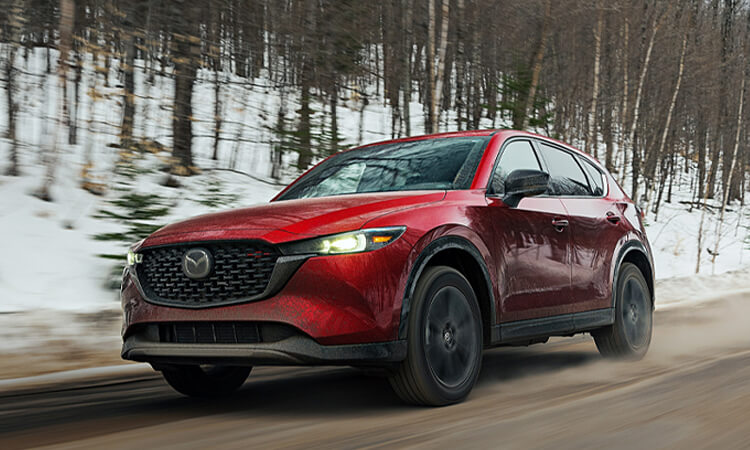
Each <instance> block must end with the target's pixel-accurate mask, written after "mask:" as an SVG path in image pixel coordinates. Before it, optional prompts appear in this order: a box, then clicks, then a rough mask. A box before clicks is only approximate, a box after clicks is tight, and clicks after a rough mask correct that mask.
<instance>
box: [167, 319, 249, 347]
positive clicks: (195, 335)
mask: <svg viewBox="0 0 750 450" xmlns="http://www.w3.org/2000/svg"><path fill="white" fill-rule="evenodd" d="M159 340H160V341H161V342H170V343H173V344H257V343H259V342H260V341H261V339H260V332H259V330H258V325H257V324H256V323H252V322H175V323H162V324H159Z"/></svg>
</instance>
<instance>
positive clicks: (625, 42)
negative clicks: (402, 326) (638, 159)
mask: <svg viewBox="0 0 750 450" xmlns="http://www.w3.org/2000/svg"><path fill="white" fill-rule="evenodd" d="M622 34H623V37H622V110H621V113H620V140H619V142H618V144H617V149H618V151H619V152H620V153H622V158H623V159H622V166H621V167H622V170H621V171H620V176H619V177H618V178H619V180H620V184H623V183H625V172H627V170H625V168H626V164H627V161H628V149H627V147H626V146H625V126H626V124H627V118H628V97H629V96H630V93H629V92H628V90H629V88H630V86H629V83H630V81H629V79H628V70H629V69H628V56H629V46H630V44H629V40H630V22H629V21H628V19H627V17H626V18H625V25H624V26H623V33H622ZM628 145H631V144H630V143H628ZM615 164H616V163H615Z"/></svg>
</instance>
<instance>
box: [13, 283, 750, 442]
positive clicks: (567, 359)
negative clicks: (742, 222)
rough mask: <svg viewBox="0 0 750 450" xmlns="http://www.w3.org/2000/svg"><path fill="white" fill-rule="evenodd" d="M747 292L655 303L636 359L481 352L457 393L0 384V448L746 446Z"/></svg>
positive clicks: (316, 386)
mask: <svg viewBox="0 0 750 450" xmlns="http://www.w3.org/2000/svg"><path fill="white" fill-rule="evenodd" d="M749 322H750V295H747V294H744V295H743V294H737V295H734V296H731V297H727V298H723V299H721V300H718V301H716V302H712V303H706V304H702V305H693V306H690V307H678V308H671V309H668V310H665V311H659V312H657V314H656V317H655V332H654V339H653V343H652V347H651V351H650V352H649V354H648V356H647V357H646V358H645V359H644V360H643V361H640V362H635V363H633V362H630V363H627V362H609V361H604V360H602V359H601V358H600V357H599V355H598V353H597V351H596V348H595V346H594V343H593V340H592V339H591V338H590V337H588V336H585V335H582V336H577V337H575V338H568V339H555V340H554V341H552V342H550V343H549V344H546V345H536V346H532V347H528V348H500V349H495V350H492V351H488V352H486V354H485V357H484V361H483V368H482V374H481V377H480V379H479V382H478V384H477V386H476V388H475V389H474V391H473V392H472V394H471V396H470V397H469V399H468V400H467V401H466V402H464V403H462V404H459V405H454V406H449V407H444V408H418V407H411V406H405V405H402V404H401V403H400V402H399V400H398V398H397V397H396V396H395V395H394V394H393V393H392V392H391V390H390V386H389V385H388V382H387V380H386V379H384V378H380V377H373V376H367V375H365V374H362V373H360V372H358V371H356V370H354V369H348V368H259V369H256V370H255V371H254V372H253V373H252V374H251V375H250V378H249V380H248V382H247V383H246V384H245V386H244V387H243V388H242V389H241V390H240V391H239V392H238V393H237V394H236V395H234V396H233V397H231V398H229V399H224V400H191V399H188V398H183V397H180V396H179V395H177V394H175V393H173V392H172V391H171V390H170V389H169V387H168V386H167V385H166V384H165V383H164V382H163V381H162V380H161V379H160V378H158V377H157V376H154V375H151V374H143V375H129V376H119V377H117V376H116V377H107V378H102V379H94V380H87V381H85V382H78V383H63V384H60V385H55V386H46V387H44V388H41V389H40V388H35V389H23V388H20V389H14V390H12V391H5V392H0V448H2V449H6V450H7V449H13V448H26V447H38V446H51V447H58V448H59V447H63V448H92V449H99V448H120V447H122V448H161V447H184V448H194V447H199V448H204V449H205V448H274V447H298V448H332V447H394V446H395V447H424V448H436V447H440V448H490V447H492V448H509V449H515V448H518V449H528V448H549V449H565V448H570V449H581V448H595V449H601V448H607V449H619V448H629V449H630V448H632V449H644V448H648V449H651V448H679V449H684V448H721V449H733V448H737V449H750V323H749Z"/></svg>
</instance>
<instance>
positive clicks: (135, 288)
mask: <svg viewBox="0 0 750 450" xmlns="http://www.w3.org/2000/svg"><path fill="white" fill-rule="evenodd" d="M410 251H411V245H410V244H409V243H408V242H407V240H406V239H399V240H398V241H396V242H394V243H393V244H391V245H389V246H387V247H385V248H382V249H380V250H375V251H372V252H366V253H357V254H348V255H332V256H323V257H312V258H310V259H308V260H306V261H304V263H302V264H301V265H300V266H299V268H298V269H297V270H296V272H294V274H293V275H291V277H290V278H289V280H288V281H287V282H286V284H284V285H283V287H281V288H280V290H279V291H278V292H277V293H275V294H273V295H271V296H270V297H268V298H263V299H255V300H248V301H245V302H242V303H238V304H233V305H224V306H215V307H208V308H200V309H196V308H192V309H191V308H180V307H174V306H166V305H159V304H156V303H154V302H152V301H149V300H148V299H147V298H146V297H145V295H144V293H143V291H142V290H141V289H140V288H139V285H138V279H137V276H136V274H135V273H134V271H132V269H126V270H125V273H124V274H123V284H122V289H121V302H122V307H123V313H124V317H123V319H124V320H123V330H122V335H123V340H124V342H125V346H124V347H123V356H124V357H126V358H129V359H135V358H136V357H138V358H140V359H139V360H145V359H146V358H149V357H150V356H149V355H153V356H154V357H155V358H156V357H158V358H163V357H166V356H168V355H167V354H166V353H165V352H168V351H169V350H168V349H174V350H175V351H178V352H180V354H181V355H187V354H188V353H189V351H188V350H187V349H185V348H181V347H177V346H175V345H177V344H172V343H161V342H158V340H157V342H155V343H153V342H152V343H150V344H146V343H143V342H142V341H141V340H139V339H138V338H137V337H136V338H133V339H135V340H134V341H132V342H138V343H139V344H138V345H135V344H133V343H131V336H133V335H135V334H137V332H138V330H139V329H140V328H141V327H143V326H145V325H149V324H159V323H174V322H202V321H203V322H208V321H211V322H228V321H233V322H256V323H260V322H263V323H277V324H284V325H288V326H291V327H293V328H294V329H296V330H297V331H299V333H298V334H299V335H300V336H301V337H302V339H308V340H309V341H310V343H311V344H314V345H316V346H319V347H321V349H317V347H314V346H310V345H305V346H302V347H300V346H299V345H297V344H295V345H293V346H292V348H291V349H289V350H288V351H282V350H279V348H278V345H281V344H278V345H276V344H275V345H273V346H269V344H265V343H264V344H257V345H256V344H252V345H251V347H252V348H245V347H243V346H240V347H237V348H235V347H234V344H233V346H232V347H231V348H227V349H224V348H221V349H220V348H219V347H218V346H216V345H211V349H212V350H209V351H208V352H209V353H211V354H213V353H214V352H215V350H216V351H218V350H221V351H224V350H226V351H228V352H229V355H227V356H228V357H229V356H232V355H235V356H237V355H239V356H242V357H248V355H249V356H251V357H255V356H257V355H261V354H264V352H271V353H273V354H277V356H278V353H279V352H281V353H284V354H285V355H287V356H285V357H284V358H281V359H286V360H290V361H297V360H304V359H305V358H304V357H303V356H304V355H305V354H306V353H305V352H307V351H309V352H311V353H309V354H308V356H310V358H311V359H312V360H319V361H327V360H331V361H334V360H338V359H341V358H338V357H332V356H327V354H326V351H325V350H324V349H323V348H327V347H332V346H349V345H360V344H372V343H383V344H387V343H391V342H394V341H397V340H398V326H399V321H400V316H401V301H402V299H403V293H404V289H405V286H406V282H407V277H408V266H409V262H408V260H409V256H410ZM152 344H153V345H152ZM165 345H166V346H165ZM180 345H183V344H180ZM243 345H245V344H243ZM191 348H192V346H191ZM202 348H203V347H201V346H199V347H196V348H195V349H193V350H195V351H199V350H201V349H202ZM214 349H215V350H214ZM354 350H356V349H354ZM154 352H156V353H154ZM238 352H239V353H238ZM248 352H249V353H248ZM274 352H275V353H274ZM243 355H244V356H243ZM254 355H255V356H254ZM271 359H272V360H278V359H279V358H271ZM344 359H346V358H344ZM354 359H358V358H356V357H355V358H354ZM386 359H387V358H386Z"/></svg>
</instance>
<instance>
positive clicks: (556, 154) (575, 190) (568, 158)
mask: <svg viewBox="0 0 750 450" xmlns="http://www.w3.org/2000/svg"><path fill="white" fill-rule="evenodd" d="M539 147H540V148H541V149H542V155H543V156H544V160H545V161H546V162H547V167H548V168H549V172H550V173H549V188H548V189H547V193H548V194H550V195H566V196H568V195H569V196H578V195H580V196H586V195H591V189H590V188H589V183H588V181H587V180H586V175H584V174H583V170H582V169H581V166H579V165H578V163H577V162H576V159H575V157H574V156H573V155H571V154H570V153H568V152H566V151H563V150H559V149H557V148H555V147H552V146H549V145H547V144H545V143H543V142H540V143H539Z"/></svg>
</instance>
